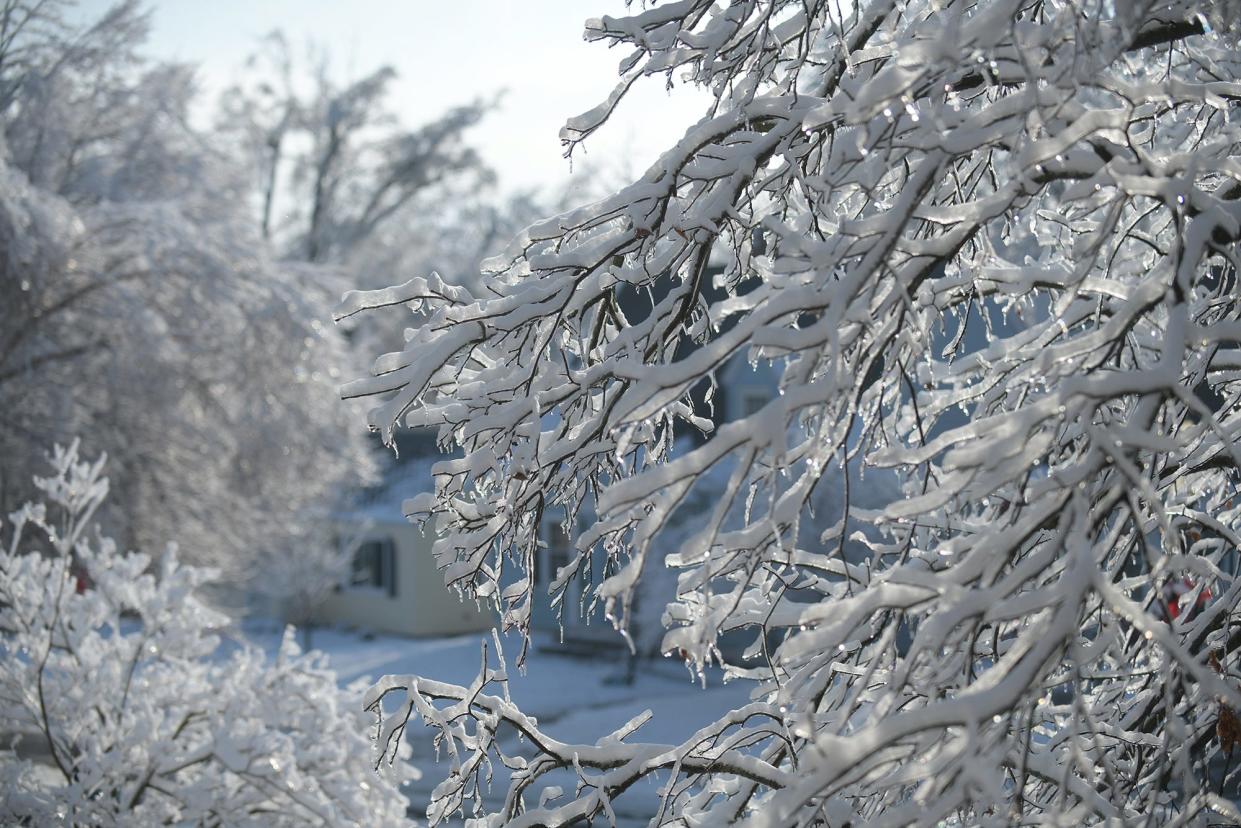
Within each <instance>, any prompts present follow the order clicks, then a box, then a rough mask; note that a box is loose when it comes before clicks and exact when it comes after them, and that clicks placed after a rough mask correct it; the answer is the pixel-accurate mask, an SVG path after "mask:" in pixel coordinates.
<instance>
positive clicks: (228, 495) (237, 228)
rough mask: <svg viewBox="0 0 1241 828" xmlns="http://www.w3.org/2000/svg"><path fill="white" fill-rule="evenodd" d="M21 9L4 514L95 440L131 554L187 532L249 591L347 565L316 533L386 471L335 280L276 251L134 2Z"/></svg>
mask: <svg viewBox="0 0 1241 828" xmlns="http://www.w3.org/2000/svg"><path fill="white" fill-rule="evenodd" d="M6 8H7V10H8V15H7V16H4V15H0V24H2V23H3V21H5V20H8V21H12V20H15V19H18V18H20V22H21V23H22V25H20V26H16V24H13V26H16V28H15V29H14V28H11V29H10V30H9V34H8V36H7V39H2V40H0V42H2V45H0V78H3V79H4V81H3V83H4V86H5V88H6V89H8V90H9V91H8V93H7V96H8V106H7V108H6V109H5V110H3V111H2V112H0V127H2V129H3V134H4V139H5V141H4V143H5V146H6V147H7V149H6V148H4V147H0V182H2V183H0V239H2V240H3V242H2V244H3V249H2V253H0V267H3V272H2V273H0V291H2V293H3V298H4V301H3V302H2V303H0V456H3V457H4V464H3V468H2V469H0V507H2V508H3V509H4V510H5V511H7V510H11V509H13V508H15V507H16V505H17V504H19V503H21V502H22V501H23V500H24V499H26V498H27V497H28V496H29V483H28V481H29V476H30V475H31V474H32V473H33V472H34V471H35V470H36V469H37V468H38V464H39V462H40V460H39V454H38V452H39V449H38V447H39V446H44V445H49V444H51V443H52V442H54V441H56V440H66V437H67V435H70V434H74V433H78V432H81V433H86V434H90V435H91V439H92V441H93V442H94V444H95V445H97V446H99V447H100V448H102V449H104V450H106V451H107V452H108V453H109V455H110V456H111V457H112V458H113V460H112V463H113V467H112V469H113V481H114V491H115V494H116V497H115V498H114V504H115V507H116V508H111V509H108V511H107V514H106V515H105V516H104V517H105V522H106V523H107V525H108V526H109V527H110V530H111V531H112V532H113V533H114V534H115V535H116V536H117V537H118V538H119V539H120V542H121V543H122V544H124V545H125V546H126V547H129V548H135V547H137V548H152V547H154V548H158V547H159V546H161V545H162V544H163V543H165V542H166V541H167V540H168V539H169V538H172V537H177V538H179V539H180V542H181V544H182V550H183V554H184V556H185V557H186V559H187V560H189V561H192V562H195V563H199V564H203V563H209V564H211V565H213V566H215V567H217V568H218V569H219V571H220V573H221V577H222V578H224V579H225V580H226V581H228V582H230V583H232V584H234V585H242V586H246V585H249V584H251V583H258V584H264V585H274V584H278V583H281V581H279V579H274V578H264V577H262V576H263V574H264V572H265V571H267V570H268V569H269V566H268V564H269V563H270V560H271V559H273V558H277V557H279V556H287V555H298V556H299V557H300V558H301V560H302V563H303V567H302V568H301V570H299V571H304V572H309V571H311V570H313V569H315V566H314V565H313V562H314V561H316V560H318V561H320V562H322V563H324V564H325V565H326V564H329V563H331V561H332V560H333V559H332V555H334V554H335V550H334V549H333V550H327V549H326V547H323V548H320V547H321V545H322V544H325V543H326V540H327V535H326V533H324V532H321V531H319V529H318V527H317V526H316V525H315V519H316V517H322V516H324V513H325V510H326V509H327V508H328V507H329V506H331V504H332V503H333V502H334V501H335V499H336V498H338V497H339V496H340V495H341V493H342V491H343V490H345V489H347V488H348V487H350V486H352V485H355V484H356V483H358V482H359V481H360V480H364V479H365V478H366V475H367V472H368V467H369V463H370V461H369V448H368V446H367V441H366V439H365V435H364V434H363V433H362V432H361V430H360V429H358V428H357V427H356V425H352V424H351V418H350V416H349V414H348V412H347V411H345V410H343V409H341V407H340V406H339V403H338V402H336V401H335V400H334V399H333V397H334V394H333V392H332V388H333V387H334V386H335V384H336V383H337V382H339V377H340V376H342V375H346V374H348V373H349V372H351V371H355V370H357V369H356V368H355V367H353V366H354V365H355V364H356V363H355V361H354V357H353V354H352V353H351V351H350V350H349V348H348V346H347V343H346V342H345V340H344V338H343V337H342V336H341V334H340V333H339V332H337V331H335V330H333V329H332V328H331V326H330V325H327V324H324V323H325V316H326V314H325V312H324V310H323V309H324V308H325V307H327V306H328V305H327V303H328V302H329V297H332V296H338V295H339V292H340V287H339V284H340V283H339V281H338V280H339V276H338V274H336V273H335V272H334V271H331V270H329V269H326V268H314V267H309V266H306V265H302V264H296V263H282V262H280V261H278V260H277V259H276V258H275V257H274V256H273V255H272V254H271V253H270V252H269V251H268V249H267V247H266V245H265V244H264V242H263V240H262V239H261V238H260V233H259V232H258V231H257V229H256V226H255V224H256V223H255V221H254V219H253V217H252V216H251V215H250V214H249V212H248V211H247V210H246V209H245V203H246V200H247V198H248V194H249V190H248V186H249V185H248V183H247V181H246V178H245V176H244V172H243V171H242V170H241V169H239V168H238V167H237V166H236V165H235V164H234V163H232V162H231V161H230V160H229V159H228V158H227V157H226V156H225V155H224V154H223V153H222V152H221V151H220V150H219V149H217V147H216V145H215V144H214V142H213V141H212V139H211V138H210V136H207V135H204V134H203V133H201V132H199V131H197V130H195V129H194V128H192V126H191V125H190V124H189V118H188V111H189V107H190V106H191V104H192V102H193V100H194V89H193V85H192V83H191V82H190V73H189V71H188V70H187V69H186V68H184V67H176V66H152V65H150V64H149V63H147V62H145V61H144V60H142V59H141V57H140V56H139V55H138V53H137V49H138V48H139V46H140V44H141V41H142V37H143V36H144V33H145V19H144V17H143V15H142V13H141V11H140V9H139V7H138V6H137V4H136V3H122V4H119V5H118V6H117V7H115V8H114V9H113V10H111V11H110V12H108V13H107V14H105V15H104V16H103V17H102V18H101V19H100V20H99V21H98V22H96V23H94V24H92V25H89V26H86V27H84V28H75V27H73V26H71V25H69V24H68V23H66V22H64V20H63V19H62V17H61V14H62V12H63V7H62V5H61V4H56V3H40V4H31V5H29V6H27V5H25V4H9V6H7V7H6ZM22 15H24V16H22ZM320 553H321V554H320ZM329 553H331V554H329Z"/></svg>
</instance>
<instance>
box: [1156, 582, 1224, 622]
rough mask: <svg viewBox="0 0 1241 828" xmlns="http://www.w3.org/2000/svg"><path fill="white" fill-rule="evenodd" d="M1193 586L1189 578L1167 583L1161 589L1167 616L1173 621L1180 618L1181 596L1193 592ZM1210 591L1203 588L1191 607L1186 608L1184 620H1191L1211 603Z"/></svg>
mask: <svg viewBox="0 0 1241 828" xmlns="http://www.w3.org/2000/svg"><path fill="white" fill-rule="evenodd" d="M1194 586H1195V584H1194V582H1193V581H1192V580H1190V579H1189V578H1182V579H1181V580H1179V581H1169V582H1168V583H1166V584H1164V587H1163V600H1164V603H1166V604H1167V605H1168V614H1169V615H1170V616H1171V617H1172V619H1173V620H1176V619H1177V618H1180V616H1181V596H1182V595H1185V594H1187V593H1189V592H1191V591H1193V588H1194ZM1211 597H1212V596H1211V590H1210V589H1208V588H1207V587H1203V588H1202V591H1201V592H1199V593H1198V599H1197V600H1196V601H1194V604H1193V606H1192V607H1186V611H1187V615H1186V620H1189V619H1190V618H1193V617H1194V616H1195V615H1196V614H1197V613H1198V610H1200V609H1202V608H1203V607H1205V606H1206V605H1207V604H1209V603H1210V602H1211Z"/></svg>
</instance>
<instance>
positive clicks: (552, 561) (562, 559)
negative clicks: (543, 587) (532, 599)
mask: <svg viewBox="0 0 1241 828" xmlns="http://www.w3.org/2000/svg"><path fill="white" fill-rule="evenodd" d="M542 528H543V542H544V543H545V544H547V546H546V548H545V549H540V550H539V554H538V555H535V558H534V582H535V583H537V584H550V583H551V582H552V580H553V579H555V577H556V573H557V572H558V571H559V569H560V568H561V567H562V566H568V565H569V545H570V540H571V539H570V538H569V536H568V535H567V534H566V533H565V531H564V526H563V525H561V523H560V521H559V520H553V519H549V518H544V520H543V527H542Z"/></svg>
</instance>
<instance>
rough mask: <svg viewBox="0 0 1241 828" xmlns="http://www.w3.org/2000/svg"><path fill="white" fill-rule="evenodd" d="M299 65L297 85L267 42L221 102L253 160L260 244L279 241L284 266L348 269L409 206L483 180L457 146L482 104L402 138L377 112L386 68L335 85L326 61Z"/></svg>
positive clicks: (282, 52) (225, 124) (317, 58)
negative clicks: (293, 262)
mask: <svg viewBox="0 0 1241 828" xmlns="http://www.w3.org/2000/svg"><path fill="white" fill-rule="evenodd" d="M310 64H311V66H310V71H309V73H308V74H309V78H307V77H305V76H304V73H306V70H304V69H301V68H299V62H298V60H297V59H296V58H295V57H294V55H293V52H292V50H291V49H290V47H289V44H288V42H287V40H286V39H285V38H284V36H283V34H281V33H280V32H278V31H277V32H273V33H272V34H270V35H268V36H267V38H266V40H265V43H264V45H263V48H262V49H261V50H260V51H258V52H257V53H255V55H254V56H252V57H251V59H250V62H249V66H248V70H249V71H248V72H247V79H246V81H244V82H243V83H241V84H239V85H237V86H235V87H233V88H232V89H230V90H228V91H227V92H226V93H225V94H224V96H223V97H222V99H221V100H222V113H221V126H222V128H223V129H224V130H225V131H226V132H231V133H233V134H236V135H238V136H239V137H240V138H241V140H242V144H243V146H245V147H246V148H247V149H248V152H249V154H250V155H251V157H253V158H254V159H255V170H256V173H257V177H258V179H259V180H260V181H261V184H260V189H261V193H262V202H263V208H262V229H263V235H264V237H274V238H276V239H278V240H279V241H280V243H281V244H282V246H283V247H285V248H286V252H287V255H288V256H289V257H290V258H293V259H300V260H304V261H308V262H334V263H338V264H339V263H345V262H348V261H349V260H350V256H351V254H352V253H353V252H354V251H355V250H356V249H357V248H358V247H359V246H360V245H362V244H364V243H365V242H366V241H367V240H368V239H369V238H370V237H371V236H372V235H373V234H374V233H375V232H376V231H377V230H378V229H379V228H381V227H382V226H383V225H384V224H385V223H386V222H387V221H388V220H389V219H391V218H392V217H393V216H395V215H397V214H399V213H401V212H402V211H404V210H406V209H407V208H409V207H410V206H411V205H414V204H416V203H418V202H419V201H420V200H421V203H423V204H424V205H425V204H426V203H427V202H426V200H425V198H422V199H420V197H425V196H427V195H428V194H430V193H438V195H439V196H440V197H441V199H442V198H443V195H444V193H443V190H444V187H446V186H450V185H460V186H464V187H465V188H476V187H477V186H478V185H479V184H480V183H487V182H489V181H491V179H492V175H491V172H490V171H489V170H488V169H487V168H486V167H485V166H484V165H483V163H482V161H481V159H480V158H479V156H478V153H477V152H475V150H474V149H473V148H472V147H470V146H469V144H468V143H466V142H465V140H464V136H465V133H466V132H467V131H468V130H469V129H470V128H471V127H474V126H475V125H477V124H478V122H479V121H480V120H481V119H482V117H483V116H484V115H485V114H486V113H487V111H488V109H489V108H490V107H489V105H488V104H486V103H484V102H482V101H475V102H473V103H469V104H465V105H462V106H459V107H455V108H453V109H450V110H449V111H447V112H445V113H443V114H442V115H440V116H438V117H436V118H434V119H433V120H431V121H429V122H427V123H425V124H423V125H422V126H420V127H417V128H414V129H407V128H405V127H404V126H402V125H401V124H400V121H399V119H398V118H396V116H395V115H394V114H393V113H392V112H391V110H390V109H389V107H388V106H387V100H386V99H387V96H388V94H389V92H390V89H391V85H392V83H393V81H394V80H395V78H396V71H395V70H394V69H393V68H392V67H390V66H382V67H380V68H379V69H376V70H375V71H373V72H371V73H370V74H367V75H366V76H364V77H362V78H360V79H358V80H355V81H353V82H350V83H345V84H340V83H338V82H336V81H335V80H334V79H333V74H332V71H331V64H330V61H329V59H328V56H327V54H326V53H323V52H320V53H318V54H312V56H311V58H310ZM308 81H309V84H308ZM307 85H309V88H306V87H307ZM277 204H284V205H285V209H283V210H280V209H277V208H276V207H275V205H277ZM277 216H278V217H280V218H283V219H284V221H278V220H277Z"/></svg>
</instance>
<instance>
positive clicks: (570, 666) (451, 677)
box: [244, 624, 752, 823]
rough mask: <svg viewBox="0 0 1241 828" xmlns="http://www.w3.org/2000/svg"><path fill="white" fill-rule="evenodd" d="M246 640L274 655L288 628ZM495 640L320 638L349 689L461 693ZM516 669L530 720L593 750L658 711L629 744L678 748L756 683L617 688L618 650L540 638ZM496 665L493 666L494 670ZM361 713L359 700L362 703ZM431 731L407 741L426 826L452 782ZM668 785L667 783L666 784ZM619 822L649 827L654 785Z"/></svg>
mask: <svg viewBox="0 0 1241 828" xmlns="http://www.w3.org/2000/svg"><path fill="white" fill-rule="evenodd" d="M244 635H245V637H246V638H247V639H249V640H250V641H251V642H253V643H254V644H257V645H259V646H261V647H263V649H264V650H266V651H267V652H268V653H274V652H275V650H276V648H277V646H278V645H279V640H280V628H279V626H278V625H273V624H250V625H247V626H246V628H245V631H244ZM490 638H491V637H490V635H489V634H482V633H478V634H469V635H461V636H454V637H450V638H432V639H411V638H403V637H399V636H392V635H373V636H370V635H363V634H362V633H360V632H355V631H350V630H343V629H321V628H320V629H316V630H315V631H314V634H313V639H312V642H311V643H312V645H313V647H314V649H317V650H322V651H323V652H325V653H327V655H328V657H329V659H330V660H331V666H332V669H333V670H335V671H336V673H337V676H338V678H339V680H340V684H341V686H342V687H343V686H347V685H349V684H350V683H352V682H354V681H357V680H359V679H364V680H366V681H367V683H369V682H370V681H373V680H375V679H378V678H379V677H380V676H383V675H387V674H409V673H414V674H418V675H423V676H427V677H429V678H435V679H439V680H441V681H447V682H453V683H456V684H469V683H470V681H471V680H472V679H473V678H474V676H475V675H476V674H477V673H478V669H479V665H480V663H481V644H480V642H482V641H484V640H487V641H488V644H489V645H490ZM503 643H504V648H505V654H506V657H507V658H508V660H509V667H510V670H509V675H510V679H509V691H510V693H511V694H512V697H513V701H514V702H516V703H517V704H518V705H519V706H520V707H521V709H522V710H523V711H525V712H526V713H528V714H529V715H532V716H534V717H535V718H537V719H538V720H539V723H540V725H542V726H544V727H545V728H546V730H547V732H549V733H550V734H552V735H553V736H555V737H556V738H558V739H561V740H563V741H565V742H569V743H575V744H577V743H587V744H589V743H592V742H594V741H595V740H596V739H599V738H600V737H602V736H606V735H607V734H608V733H610V732H612V731H613V730H615V729H616V728H618V727H620V726H621V725H622V724H624V723H625V722H627V721H629V720H630V719H632V718H633V717H634V716H637V715H638V714H640V713H641V712H642V711H643V710H648V709H649V710H650V711H651V712H652V713H653V714H654V715H653V718H652V719H651V721H650V722H649V723H648V724H647V725H646V726H644V727H643V728H642V729H641V730H639V731H638V733H637V734H635V736H634V737H632V739H631V741H645V742H661V743H665V744H675V743H677V742H680V741H682V740H683V739H685V738H686V737H688V736H690V735H691V734H692V733H693V732H694V731H695V730H697V729H698V728H700V727H703V726H705V725H707V724H709V723H710V722H712V721H714V720H715V719H716V718H718V717H720V716H722V715H723V714H724V713H725V712H727V711H728V710H731V709H733V708H735V707H739V706H741V705H742V704H744V703H745V702H746V701H748V692H749V689H750V687H751V686H752V685H751V684H750V683H749V682H734V683H731V684H727V685H726V684H724V683H723V682H722V680H721V678H720V674H719V673H718V672H715V673H709V674H708V679H707V686H706V688H705V689H704V688H703V687H702V685H701V684H698V683H695V682H692V681H691V680H690V676H689V673H688V672H687V671H686V670H685V669H684V667H683V666H682V665H681V664H680V663H679V662H676V661H663V660H660V661H656V662H650V661H646V662H642V663H641V664H640V665H639V668H638V670H637V675H636V678H635V680H634V682H633V684H631V685H625V684H622V683H619V682H618V679H619V678H620V677H622V676H623V674H624V672H625V663H624V658H623V656H622V654H621V653H620V651H619V650H614V651H609V652H608V653H605V654H602V655H601V656H600V657H598V658H590V659H588V658H582V657H574V656H569V655H566V654H564V653H563V652H556V650H557V649H559V645H558V644H557V642H556V641H555V639H554V638H553V637H551V636H547V635H541V636H537V637H536V638H535V640H534V642H533V643H532V645H531V649H530V654H529V656H528V658H527V663H526V673H525V675H522V674H521V673H519V672H518V671H517V670H516V669H514V666H513V660H514V658H515V656H516V654H517V652H518V651H519V649H520V642H519V641H518V640H517V638H516V636H509V637H508V638H507V639H505V640H504V641H503ZM493 664H494V662H493ZM358 703H359V704H361V696H360V695H359V702H358ZM432 735H433V731H431V730H430V729H427V728H423V727H421V726H416V727H415V726H412V725H411V728H410V732H409V734H408V737H407V738H408V741H409V744H410V745H411V746H412V747H413V749H414V759H413V762H414V764H415V766H417V767H418V769H419V770H420V771H421V772H422V779H421V780H420V781H419V782H417V783H414V785H413V786H412V787H411V789H410V791H409V795H410V797H411V799H412V800H413V812H414V813H416V814H417V815H419V816H421V815H422V813H423V809H424V807H425V804H426V802H427V800H428V797H429V794H430V791H431V789H432V788H433V787H434V786H435V785H436V784H437V783H438V782H440V781H441V780H442V779H443V778H444V776H445V775H446V774H447V766H446V764H438V765H437V763H436V758H435V754H434V750H433V747H432V744H431V738H432ZM661 781H664V780H661ZM496 782H497V784H496V786H495V791H494V793H495V796H496V798H497V799H499V798H501V797H502V796H503V793H504V788H505V787H506V786H505V785H504V784H503V783H502V780H500V779H498V778H497V780H496ZM548 783H549V784H558V785H560V786H561V787H563V788H565V790H566V792H568V793H571V792H572V789H573V779H572V778H571V777H570V776H569V775H568V774H564V775H563V776H562V778H556V779H554V780H553V779H552V778H551V777H549V779H548ZM615 805H616V809H617V815H618V816H619V817H631V818H634V819H635V820H640V821H641V822H642V823H645V822H646V820H648V819H649V818H650V817H651V816H652V814H653V812H654V809H656V808H658V796H657V793H656V789H655V786H654V785H647V786H645V787H638V788H635V789H634V790H631V791H629V792H627V793H626V794H625V795H624V796H622V797H621V798H619V799H618V800H617V801H616V803H615Z"/></svg>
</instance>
